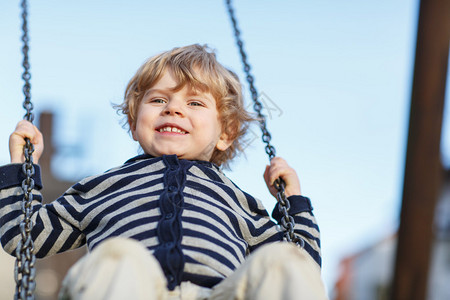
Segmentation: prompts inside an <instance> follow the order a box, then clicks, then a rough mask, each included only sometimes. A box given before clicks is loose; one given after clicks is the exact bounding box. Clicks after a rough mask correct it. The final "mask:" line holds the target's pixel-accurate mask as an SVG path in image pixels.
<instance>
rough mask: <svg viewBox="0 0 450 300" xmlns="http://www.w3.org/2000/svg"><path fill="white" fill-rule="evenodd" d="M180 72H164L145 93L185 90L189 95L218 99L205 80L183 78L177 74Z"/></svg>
mask: <svg viewBox="0 0 450 300" xmlns="http://www.w3.org/2000/svg"><path fill="white" fill-rule="evenodd" d="M177 73H178V72H174V71H172V70H170V69H166V70H165V71H163V72H162V75H161V76H160V78H159V79H158V80H156V82H154V83H153V84H151V85H150V87H149V89H147V91H146V92H145V94H146V95H147V94H148V93H153V92H157V91H159V92H164V91H166V92H168V91H171V92H178V91H181V90H183V92H185V93H186V94H188V95H207V96H211V97H212V98H213V99H216V97H214V95H213V94H212V93H211V88H210V87H209V85H208V83H206V82H203V80H202V79H203V78H201V77H200V76H195V77H187V76H183V74H181V75H180V74H177Z"/></svg>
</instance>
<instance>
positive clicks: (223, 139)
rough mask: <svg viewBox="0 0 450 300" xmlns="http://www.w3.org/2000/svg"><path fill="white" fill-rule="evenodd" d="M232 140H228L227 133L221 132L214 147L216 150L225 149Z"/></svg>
mask: <svg viewBox="0 0 450 300" xmlns="http://www.w3.org/2000/svg"><path fill="white" fill-rule="evenodd" d="M233 142H234V140H230V139H229V138H228V134H226V133H222V134H221V135H220V138H219V140H218V141H217V144H216V148H217V150H220V151H225V150H227V149H228V148H229V147H230V146H231V144H233Z"/></svg>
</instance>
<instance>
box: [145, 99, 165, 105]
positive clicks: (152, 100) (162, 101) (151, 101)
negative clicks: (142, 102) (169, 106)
mask: <svg viewBox="0 0 450 300" xmlns="http://www.w3.org/2000/svg"><path fill="white" fill-rule="evenodd" d="M149 102H150V103H158V104H164V103H166V102H167V101H166V100H165V99H163V98H153V99H150V101H149Z"/></svg>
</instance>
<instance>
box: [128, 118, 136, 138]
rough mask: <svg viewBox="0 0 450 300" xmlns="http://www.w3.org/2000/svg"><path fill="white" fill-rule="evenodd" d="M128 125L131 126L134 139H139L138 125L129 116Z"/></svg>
mask: <svg viewBox="0 0 450 300" xmlns="http://www.w3.org/2000/svg"><path fill="white" fill-rule="evenodd" d="M128 126H130V132H131V136H132V137H133V140H135V141H137V136H136V125H135V124H133V122H132V121H131V120H130V119H129V118H128Z"/></svg>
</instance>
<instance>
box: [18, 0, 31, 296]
mask: <svg viewBox="0 0 450 300" xmlns="http://www.w3.org/2000/svg"><path fill="white" fill-rule="evenodd" d="M21 6H22V22H23V25H22V31H23V35H22V42H23V47H22V53H23V64H22V65H23V68H24V72H23V73H22V79H23V80H24V81H25V84H24V86H23V93H24V95H25V100H24V102H23V107H24V108H25V110H26V114H25V116H24V118H25V119H26V120H28V121H30V122H33V119H34V116H33V113H32V109H33V104H32V103H31V95H30V88H31V85H30V78H31V74H30V72H29V69H30V64H29V62H28V49H29V48H28V40H29V39H28V25H27V16H28V13H27V2H26V0H22V3H21ZM23 151H24V157H25V162H24V163H23V165H22V172H23V173H24V175H25V177H26V178H25V179H24V180H23V181H22V191H23V194H24V196H23V200H22V213H23V220H22V221H21V223H20V225H19V228H20V234H21V237H22V239H21V240H19V243H18V244H17V248H16V262H15V266H14V278H15V280H16V292H15V295H14V299H27V300H31V299H34V295H33V291H34V289H35V287H36V282H35V276H36V269H35V262H36V256H35V255H34V243H33V240H32V238H31V230H32V228H33V223H32V221H31V215H32V213H33V209H32V206H31V205H32V202H33V189H34V180H33V175H34V173H35V169H34V166H33V152H34V146H33V144H32V143H31V142H30V140H29V139H28V138H26V139H25V146H24V149H23Z"/></svg>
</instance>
